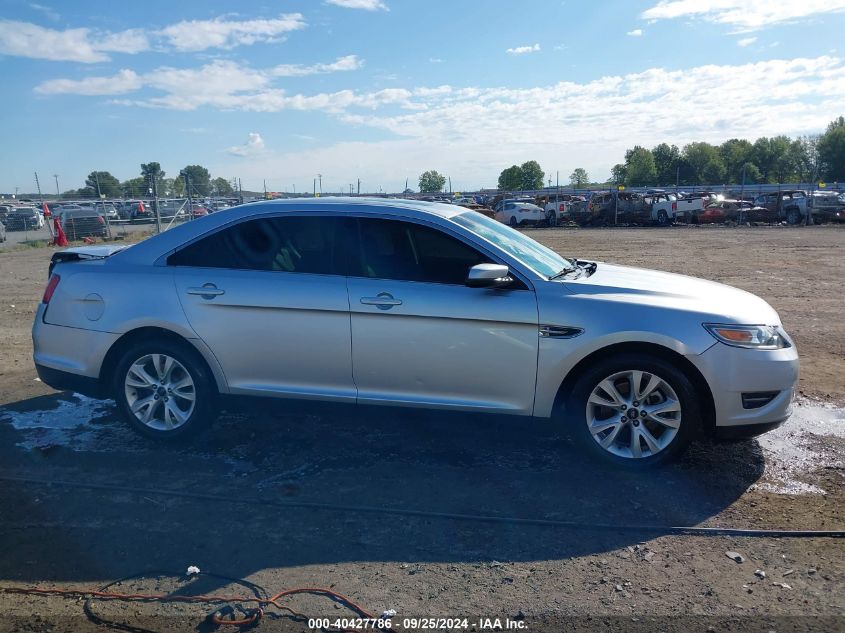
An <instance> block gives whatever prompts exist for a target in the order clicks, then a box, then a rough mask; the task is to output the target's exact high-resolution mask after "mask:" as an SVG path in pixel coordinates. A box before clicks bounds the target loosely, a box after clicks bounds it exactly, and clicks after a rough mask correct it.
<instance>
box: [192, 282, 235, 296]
mask: <svg viewBox="0 0 845 633" xmlns="http://www.w3.org/2000/svg"><path fill="white" fill-rule="evenodd" d="M186 292H187V293H188V294H189V295H199V296H200V297H202V298H203V299H214V297H217V296H220V295H224V294H226V291H225V290H220V288H218V287H217V286H215V285H214V284H211V283H208V284H203V285H202V287H200V288H188V290H187V291H186Z"/></svg>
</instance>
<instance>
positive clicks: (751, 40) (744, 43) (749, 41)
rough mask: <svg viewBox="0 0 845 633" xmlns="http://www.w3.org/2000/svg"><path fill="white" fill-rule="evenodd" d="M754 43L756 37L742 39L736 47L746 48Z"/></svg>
mask: <svg viewBox="0 0 845 633" xmlns="http://www.w3.org/2000/svg"><path fill="white" fill-rule="evenodd" d="M756 41H757V38H756V37H743V38H742V39H741V40H738V41H737V43H736V45H737V46H742V47H743V48H745V47H746V46H751V45H752V44H753V43H754V42H756Z"/></svg>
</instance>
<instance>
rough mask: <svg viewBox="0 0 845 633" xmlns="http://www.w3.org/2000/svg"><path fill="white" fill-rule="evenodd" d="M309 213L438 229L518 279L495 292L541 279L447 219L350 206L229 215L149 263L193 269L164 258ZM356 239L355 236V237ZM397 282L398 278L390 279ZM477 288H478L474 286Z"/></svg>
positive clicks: (526, 287)
mask: <svg viewBox="0 0 845 633" xmlns="http://www.w3.org/2000/svg"><path fill="white" fill-rule="evenodd" d="M311 216H319V217H332V218H349V219H351V220H355V222H356V226H357V220H358V218H375V219H380V220H396V221H399V222H411V223H413V224H419V225H421V226H426V227H429V228H432V229H435V230H438V231H442V232H444V233H446V234H447V235H450V236H451V237H453V238H455V239H457V240H460V241H461V242H463V243H465V244H468V245H469V246H471V247H472V248H474V249H475V250H477V251H480V252H482V253H484V254H485V255H486V256H487V257H489V258H490V260H491V261H493V262H495V263H498V264H502V265H503V266H507V267H508V274H509V275H510V276H511V277H514V278H516V279H517V280H519V281H520V282H522V286H523V287H514V288H498V289H497V292H502V291H513V290H529V291H531V292H535V287H534V279H533V278H532V276H531V275H532V274H533V275H535V276H536V277H537V279H538V280H539V281H543V278H542V276H540V275H539V273H536V272H534V271H533V270H531V268H527V270H528V271H530V273H529V272H526V270H524V269H523V268H524V264H522V263H520V262H519V261H517V260H513V259H511V258H509V257H503V256H502V254H500V253H499V252H498V251H496V250H494V249H492V248H490V246H489V245H488V243H487V242H486V241H484V240H481V239H480V238H478V237H477V236H475V235H473V234H472V232H470V231H466V233H467V235H465V234H464V233H462V232H461V231H459V230H457V229H459V228H460V227H459V226H458V225H453V223H451V222H450V221H449V219H448V218H443V219H442V222H440V223H438V222H433V221H431V220H429V219H428V218H417V217H413V216H409V215H403V214H401V213H397V214H386V213H384V212H380V211H375V210H373V211H367V210H365V209H350V210H346V211H322V210H321V211H309V210H307V209H299V210H290V211H278V210H276V209H272V208H269V209H266V210H261V211H255V212H254V213H252V214H250V215H249V216H246V217H240V218H233V219H232V220H231V221H229V222H227V223H225V224H222V225H220V226H215V227H213V228H209V229H208V230H207V231H205V232H203V233H200V234H199V235H195V236H194V237H193V238H191V239H190V240H188V241H187V242H183V243H182V244H179V245H178V246H176V247H174V248H171V249H170V250H168V251H165V252H164V253H162V254H161V255H159V256H158V257H157V258H156V259H155V261H154V262H153V266H161V267H164V268H172V269H177V268H193V269H195V270H196V269H197V268H198V267H195V266H194V267H191V266H169V265H168V264H167V259H168V258H169V257H170V256H171V255H172V254H173V253H175V252H177V251H180V250H182V249H183V248H186V247H188V246H190V245H191V244H194V243H195V242H198V241H199V240H201V239H204V238H206V237H210V236H211V235H213V234H215V233H217V232H218V231H224V230H226V229H228V228H231V227H233V226H235V225H236V224H240V223H241V222H247V221H249V220H256V219H260V218H274V217H311ZM355 239H356V240H357V238H355ZM207 270H240V269H232V268H207ZM251 272H270V273H284V274H296V275H318V276H324V277H340V276H343V277H346V278H349V277H350V275H349V274H348V272H349V270H348V266H347V271H346V272H347V274H346V275H335V274H329V275H325V274H323V275H321V274H320V273H286V271H281V270H280V271H251ZM352 278H353V279H372V277H352ZM392 281H398V280H392ZM403 283H435V282H421V281H411V282H409V281H404V282H403ZM437 285H439V286H443V285H449V286H454V285H455V284H437ZM475 290H478V289H475Z"/></svg>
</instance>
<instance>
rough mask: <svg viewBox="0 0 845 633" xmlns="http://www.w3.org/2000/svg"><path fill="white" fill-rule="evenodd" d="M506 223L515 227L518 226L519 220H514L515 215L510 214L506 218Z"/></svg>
mask: <svg viewBox="0 0 845 633" xmlns="http://www.w3.org/2000/svg"><path fill="white" fill-rule="evenodd" d="M508 224H509V225H510V226H511V227H512V228H516V227H518V226H519V222H517V221H516V216H515V215H512V216H511V217H510V219H509V220H508Z"/></svg>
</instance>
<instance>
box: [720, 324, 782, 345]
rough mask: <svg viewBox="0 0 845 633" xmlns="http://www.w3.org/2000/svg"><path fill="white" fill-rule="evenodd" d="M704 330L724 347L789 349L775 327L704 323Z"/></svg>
mask: <svg viewBox="0 0 845 633" xmlns="http://www.w3.org/2000/svg"><path fill="white" fill-rule="evenodd" d="M704 328H705V329H706V330H707V331H708V332H710V334H712V335H713V337H714V338H715V339H716V340H717V341H720V342H722V343H724V344H725V345H732V346H733V347H747V348H751V349H783V348H784V347H791V345H790V343H789V341H787V340H786V337H785V336H784V335H783V334H782V333H781V331H780V329H779V328H778V327H777V326H776V325H721V324H719V323H705V324H704Z"/></svg>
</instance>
